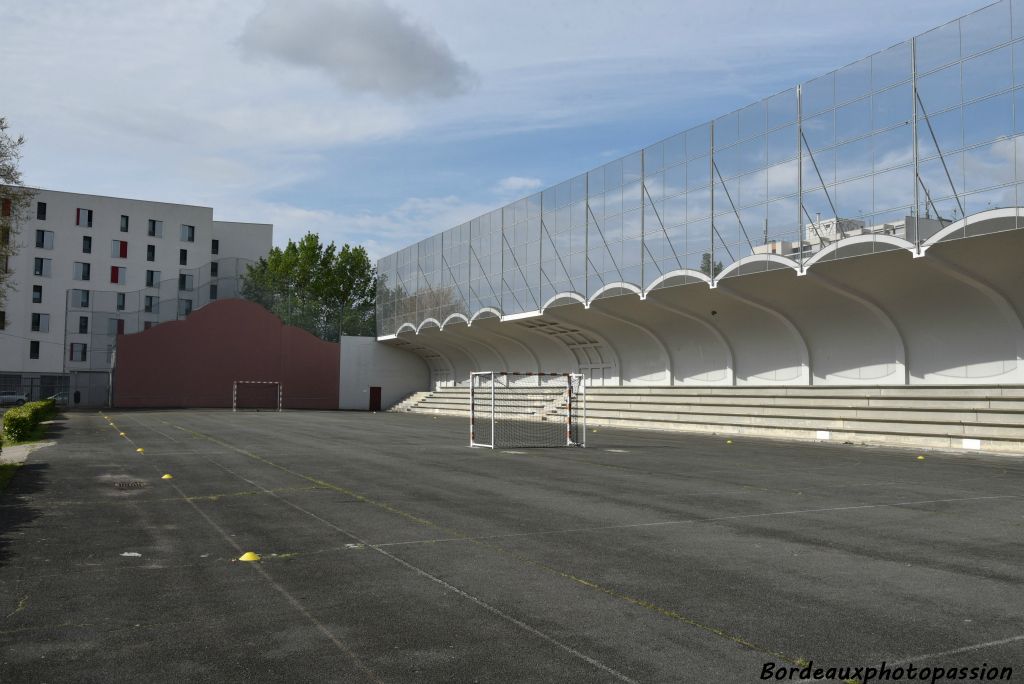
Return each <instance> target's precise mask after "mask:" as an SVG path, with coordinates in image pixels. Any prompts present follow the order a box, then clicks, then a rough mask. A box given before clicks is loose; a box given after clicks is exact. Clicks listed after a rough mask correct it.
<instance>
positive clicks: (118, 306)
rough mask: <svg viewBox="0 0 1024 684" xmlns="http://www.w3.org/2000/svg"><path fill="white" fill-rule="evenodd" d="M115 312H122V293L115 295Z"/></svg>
mask: <svg viewBox="0 0 1024 684" xmlns="http://www.w3.org/2000/svg"><path fill="white" fill-rule="evenodd" d="M117 310H118V311H124V292H118V293H117Z"/></svg>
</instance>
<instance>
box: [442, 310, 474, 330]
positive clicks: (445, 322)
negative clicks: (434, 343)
mask: <svg viewBox="0 0 1024 684" xmlns="http://www.w3.org/2000/svg"><path fill="white" fill-rule="evenodd" d="M452 321H462V322H463V323H465V324H466V325H469V318H468V317H467V316H466V315H465V314H460V313H453V314H448V317H447V318H445V319H444V320H443V321H441V330H444V327H445V326H446V325H448V324H449V323H451V322H452Z"/></svg>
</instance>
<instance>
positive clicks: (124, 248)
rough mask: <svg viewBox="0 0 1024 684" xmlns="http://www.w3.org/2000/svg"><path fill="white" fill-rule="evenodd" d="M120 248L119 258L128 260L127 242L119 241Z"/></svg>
mask: <svg viewBox="0 0 1024 684" xmlns="http://www.w3.org/2000/svg"><path fill="white" fill-rule="evenodd" d="M120 248H121V258H122V259H127V258H128V242H127V241H126V240H121V245H120Z"/></svg>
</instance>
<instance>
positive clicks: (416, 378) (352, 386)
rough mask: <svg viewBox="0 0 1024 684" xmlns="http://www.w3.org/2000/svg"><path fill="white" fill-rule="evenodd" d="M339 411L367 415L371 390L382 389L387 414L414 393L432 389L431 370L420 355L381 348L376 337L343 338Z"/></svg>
mask: <svg viewBox="0 0 1024 684" xmlns="http://www.w3.org/2000/svg"><path fill="white" fill-rule="evenodd" d="M339 346H340V347H341V378H340V380H339V383H338V408H341V409H348V410H356V411H365V410H367V409H368V408H369V405H370V387H380V388H381V408H382V409H383V410H387V409H388V408H390V407H392V406H394V405H395V404H397V403H398V402H399V401H401V400H402V399H404V398H405V397H407V396H409V395H410V394H412V393H413V392H421V391H424V390H427V389H430V368H429V367H428V366H427V364H426V362H425V361H424V360H423V359H421V358H420V357H419V356H417V355H416V354H413V353H412V352H408V351H405V350H404V349H399V348H397V347H394V346H391V345H386V344H378V343H377V339H376V338H374V337H342V338H341V344H340V345H339Z"/></svg>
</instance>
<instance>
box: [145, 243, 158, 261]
mask: <svg viewBox="0 0 1024 684" xmlns="http://www.w3.org/2000/svg"><path fill="white" fill-rule="evenodd" d="M146 261H156V245H146Z"/></svg>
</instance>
